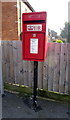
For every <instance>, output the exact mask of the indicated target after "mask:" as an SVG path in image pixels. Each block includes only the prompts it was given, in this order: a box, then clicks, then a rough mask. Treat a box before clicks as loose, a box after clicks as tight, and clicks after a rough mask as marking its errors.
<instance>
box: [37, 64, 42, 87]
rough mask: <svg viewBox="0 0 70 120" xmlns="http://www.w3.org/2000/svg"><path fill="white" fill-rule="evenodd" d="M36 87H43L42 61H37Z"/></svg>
mask: <svg viewBox="0 0 70 120" xmlns="http://www.w3.org/2000/svg"><path fill="white" fill-rule="evenodd" d="M38 88H41V89H42V88H43V62H38Z"/></svg>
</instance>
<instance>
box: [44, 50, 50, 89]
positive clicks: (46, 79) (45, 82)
mask: <svg viewBox="0 0 70 120" xmlns="http://www.w3.org/2000/svg"><path fill="white" fill-rule="evenodd" d="M48 54H49V53H48V49H47V56H46V59H45V61H44V65H43V89H48V62H49V56H48Z"/></svg>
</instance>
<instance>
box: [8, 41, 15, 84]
mask: <svg viewBox="0 0 70 120" xmlns="http://www.w3.org/2000/svg"><path fill="white" fill-rule="evenodd" d="M9 45H10V50H9V55H10V79H9V82H11V83H14V63H13V41H11V42H10V41H9Z"/></svg>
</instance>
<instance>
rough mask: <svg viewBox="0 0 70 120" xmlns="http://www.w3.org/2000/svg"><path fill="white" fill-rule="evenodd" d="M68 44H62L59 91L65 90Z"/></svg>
mask: <svg viewBox="0 0 70 120" xmlns="http://www.w3.org/2000/svg"><path fill="white" fill-rule="evenodd" d="M66 60H67V56H66V44H62V45H61V56H60V81H59V92H60V93H64V92H65V82H66V62H67V61H66Z"/></svg>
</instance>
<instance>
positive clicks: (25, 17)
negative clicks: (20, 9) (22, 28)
mask: <svg viewBox="0 0 70 120" xmlns="http://www.w3.org/2000/svg"><path fill="white" fill-rule="evenodd" d="M46 16H47V13H46V12H32V13H23V14H22V21H37V20H44V21H46Z"/></svg>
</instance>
